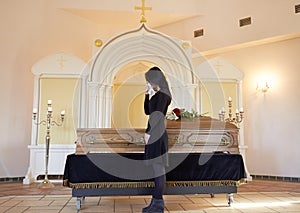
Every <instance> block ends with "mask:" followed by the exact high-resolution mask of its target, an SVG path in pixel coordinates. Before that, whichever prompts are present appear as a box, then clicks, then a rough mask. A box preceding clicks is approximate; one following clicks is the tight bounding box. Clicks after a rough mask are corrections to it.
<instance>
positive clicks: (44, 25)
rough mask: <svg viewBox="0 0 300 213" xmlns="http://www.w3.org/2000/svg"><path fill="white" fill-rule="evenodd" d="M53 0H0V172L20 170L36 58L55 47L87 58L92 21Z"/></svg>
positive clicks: (25, 152) (24, 156)
mask: <svg viewBox="0 0 300 213" xmlns="http://www.w3.org/2000/svg"><path fill="white" fill-rule="evenodd" d="M55 5H56V1H55V0H51V1H48V0H27V1H18V0H3V1H1V7H0V26H1V35H0V38H1V39H0V47H1V51H0V67H1V78H0V93H1V96H0V97H1V105H0V108H1V112H2V116H1V122H0V135H1V140H0V145H1V149H0V177H19V176H24V175H25V174H26V170H27V168H28V162H29V150H28V148H27V146H28V145H29V144H30V140H31V112H32V100H33V77H34V76H33V74H32V73H31V66H32V65H33V64H34V63H36V62H37V61H38V60H39V59H41V58H43V57H45V56H47V55H50V54H54V53H57V52H60V51H64V52H69V53H72V54H74V55H77V56H78V57H80V58H82V59H83V60H85V61H87V60H88V59H89V58H90V57H91V52H92V50H91V48H92V45H91V42H92V39H93V36H94V35H95V30H96V26H94V25H93V24H92V23H90V22H88V21H86V20H84V19H81V18H78V17H75V16H70V15H69V14H66V12H64V11H63V10H60V9H57V8H56V7H55Z"/></svg>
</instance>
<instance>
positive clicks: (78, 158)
mask: <svg viewBox="0 0 300 213" xmlns="http://www.w3.org/2000/svg"><path fill="white" fill-rule="evenodd" d="M166 172H167V175H166V176H167V183H166V190H165V194H211V195H213V194H217V193H219V194H220V193H224V194H228V204H229V205H230V203H231V202H232V201H233V198H232V193H236V192H237V187H238V186H239V185H240V184H241V183H244V182H245V180H246V173H245V167H244V162H243V158H242V156H241V155H239V154H227V153H189V154H187V153H169V166H168V167H167V168H166ZM63 178H64V186H66V187H70V188H72V196H73V197H77V209H80V206H81V198H83V197H85V196H113V195H151V194H152V190H153V186H154V183H153V178H152V170H151V167H150V166H146V165H145V163H144V162H143V153H122V154H117V153H89V154H87V155H75V154H71V155H68V156H67V160H66V164H65V171H64V177H63Z"/></svg>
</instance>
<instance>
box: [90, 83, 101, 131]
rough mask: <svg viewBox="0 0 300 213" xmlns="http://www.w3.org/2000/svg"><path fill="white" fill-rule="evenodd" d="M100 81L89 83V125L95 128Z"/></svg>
mask: <svg viewBox="0 0 300 213" xmlns="http://www.w3.org/2000/svg"><path fill="white" fill-rule="evenodd" d="M98 85H99V84H98V83H94V82H90V83H89V112H88V116H89V120H88V124H89V125H88V127H89V128H95V127H96V118H97V117H98V116H97V103H98V101H97V98H98V93H97V90H98Z"/></svg>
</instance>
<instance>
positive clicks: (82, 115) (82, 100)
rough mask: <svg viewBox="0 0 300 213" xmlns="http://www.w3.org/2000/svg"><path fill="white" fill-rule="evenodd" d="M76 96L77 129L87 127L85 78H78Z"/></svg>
mask: <svg viewBox="0 0 300 213" xmlns="http://www.w3.org/2000/svg"><path fill="white" fill-rule="evenodd" d="M78 94H79V98H78V100H79V101H78V115H77V116H78V127H80V128H83V127H86V126H87V106H86V103H87V76H81V77H80V79H79V91H78Z"/></svg>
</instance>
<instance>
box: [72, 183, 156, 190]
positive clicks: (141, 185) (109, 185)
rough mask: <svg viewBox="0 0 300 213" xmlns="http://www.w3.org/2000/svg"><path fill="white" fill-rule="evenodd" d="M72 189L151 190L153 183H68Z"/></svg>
mask: <svg viewBox="0 0 300 213" xmlns="http://www.w3.org/2000/svg"><path fill="white" fill-rule="evenodd" d="M68 186H69V187H70V188H74V189H87V188H89V189H91V188H92V189H98V188H151V187H154V182H95V183H70V182H69V183H68Z"/></svg>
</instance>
